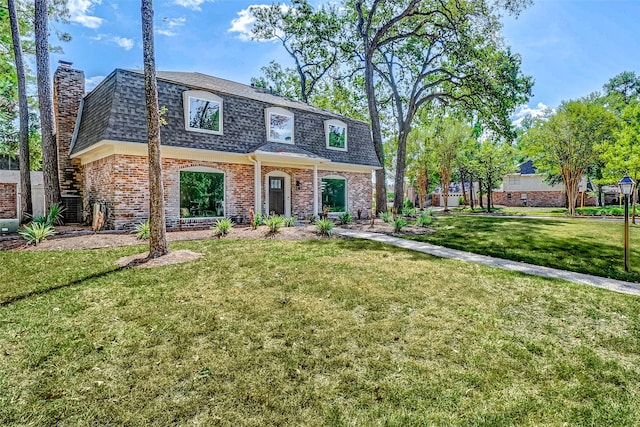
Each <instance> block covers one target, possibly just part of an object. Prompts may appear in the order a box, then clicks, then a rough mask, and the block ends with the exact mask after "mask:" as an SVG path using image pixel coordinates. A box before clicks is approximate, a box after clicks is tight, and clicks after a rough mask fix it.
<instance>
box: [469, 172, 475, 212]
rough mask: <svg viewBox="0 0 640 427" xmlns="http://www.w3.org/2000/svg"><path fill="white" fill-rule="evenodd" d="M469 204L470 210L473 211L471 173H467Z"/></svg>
mask: <svg viewBox="0 0 640 427" xmlns="http://www.w3.org/2000/svg"><path fill="white" fill-rule="evenodd" d="M469 206H471V210H472V211H473V208H474V206H473V174H472V173H469Z"/></svg>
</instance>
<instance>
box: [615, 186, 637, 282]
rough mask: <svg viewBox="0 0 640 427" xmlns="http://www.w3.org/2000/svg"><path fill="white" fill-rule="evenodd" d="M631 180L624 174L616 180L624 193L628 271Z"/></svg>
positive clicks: (625, 257)
mask: <svg viewBox="0 0 640 427" xmlns="http://www.w3.org/2000/svg"><path fill="white" fill-rule="evenodd" d="M633 184H635V183H634V182H633V180H632V179H631V178H630V177H629V175H628V174H625V175H624V176H623V177H622V179H621V180H620V181H619V182H618V185H619V186H620V191H622V194H624V271H626V272H628V271H629V194H631V189H632V188H633Z"/></svg>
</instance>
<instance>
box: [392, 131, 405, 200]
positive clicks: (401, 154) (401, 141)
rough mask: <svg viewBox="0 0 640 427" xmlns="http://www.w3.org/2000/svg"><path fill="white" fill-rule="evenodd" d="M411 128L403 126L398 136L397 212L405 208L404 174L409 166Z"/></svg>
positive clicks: (394, 196) (395, 196) (394, 198)
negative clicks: (408, 146)
mask: <svg viewBox="0 0 640 427" xmlns="http://www.w3.org/2000/svg"><path fill="white" fill-rule="evenodd" d="M408 127H409V126H405V125H402V128H401V129H400V133H399V135H398V151H397V155H396V180H395V193H394V195H393V206H394V207H395V208H396V211H397V212H400V211H401V210H402V207H403V206H404V173H405V170H406V165H407V137H408V136H409V129H407V128H408Z"/></svg>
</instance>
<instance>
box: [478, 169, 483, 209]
mask: <svg viewBox="0 0 640 427" xmlns="http://www.w3.org/2000/svg"><path fill="white" fill-rule="evenodd" d="M478 189H479V190H480V195H479V196H480V198H479V199H478V204H479V205H480V209H484V206H482V178H480V177H478Z"/></svg>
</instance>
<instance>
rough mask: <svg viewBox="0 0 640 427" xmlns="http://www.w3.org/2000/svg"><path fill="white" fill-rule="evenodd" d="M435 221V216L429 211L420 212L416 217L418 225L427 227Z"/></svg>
mask: <svg viewBox="0 0 640 427" xmlns="http://www.w3.org/2000/svg"><path fill="white" fill-rule="evenodd" d="M432 222H433V217H432V216H431V215H429V214H428V213H427V212H420V215H418V217H417V218H416V225H417V226H418V227H426V226H428V225H431V223H432Z"/></svg>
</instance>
